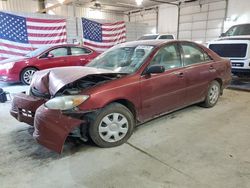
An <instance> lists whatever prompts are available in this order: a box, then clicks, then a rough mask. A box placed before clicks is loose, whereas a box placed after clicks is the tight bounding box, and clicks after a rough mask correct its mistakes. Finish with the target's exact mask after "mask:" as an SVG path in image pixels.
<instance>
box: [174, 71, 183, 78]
mask: <svg viewBox="0 0 250 188" xmlns="http://www.w3.org/2000/svg"><path fill="white" fill-rule="evenodd" d="M175 75H176V76H177V77H178V78H183V76H184V73H183V72H177V73H175Z"/></svg>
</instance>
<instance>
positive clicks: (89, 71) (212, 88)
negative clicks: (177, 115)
mask: <svg viewBox="0 0 250 188" xmlns="http://www.w3.org/2000/svg"><path fill="white" fill-rule="evenodd" d="M70 73H74V74H70ZM230 80H231V65H230V61H229V60H227V59H222V58H221V57H219V56H218V55H217V54H215V53H214V52H213V51H211V50H209V49H207V48H206V47H204V46H201V45H199V44H196V43H193V42H188V41H168V42H166V41H161V40H154V41H136V42H128V43H124V44H120V45H117V46H115V47H113V48H112V49H110V50H108V51H106V52H105V53H103V54H102V55H100V56H98V57H97V58H95V59H94V60H93V61H92V62H91V63H89V64H88V65H87V66H85V67H71V68H70V67H65V68H54V69H49V70H44V71H39V72H37V73H35V75H34V79H33V80H32V83H31V89H30V94H28V95H25V94H23V93H21V94H18V95H16V96H15V98H14V100H13V106H12V109H11V114H12V116H14V117H15V118H16V119H18V120H19V121H21V122H26V123H28V124H30V125H32V126H34V133H33V136H34V138H35V139H36V140H37V141H38V142H39V143H40V144H42V145H44V146H45V147H47V148H49V149H51V150H54V151H56V152H62V149H63V145H64V141H65V139H66V137H67V136H73V137H78V138H79V139H81V140H84V141H86V140H87V139H88V138H89V137H90V138H91V139H92V140H93V141H94V142H95V143H96V144H97V145H98V146H100V147H113V146H118V145H120V144H122V143H124V142H126V141H127V139H128V138H129V137H130V136H131V134H132V133H133V130H134V127H135V126H136V125H138V124H140V123H143V122H145V121H148V120H150V119H152V118H155V117H157V116H160V115H162V114H166V113H169V112H172V111H174V110H177V109H180V108H183V107H186V106H188V105H191V104H196V103H200V104H202V105H203V106H204V107H213V106H214V105H215V104H216V103H217V101H218V98H219V96H220V95H221V94H222V93H223V89H224V88H225V87H226V86H227V85H228V84H229V83H230ZM145 139H147V138H145Z"/></svg>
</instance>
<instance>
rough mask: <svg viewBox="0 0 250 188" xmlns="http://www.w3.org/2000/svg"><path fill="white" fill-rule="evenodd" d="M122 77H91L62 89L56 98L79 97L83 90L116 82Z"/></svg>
mask: <svg viewBox="0 0 250 188" xmlns="http://www.w3.org/2000/svg"><path fill="white" fill-rule="evenodd" d="M120 77H122V75H121V74H106V75H105V74H101V75H89V76H86V77H84V78H82V79H79V80H77V81H75V82H72V83H70V84H67V85H66V86H64V87H63V88H62V89H60V90H59V91H58V92H57V94H56V96H60V95H77V94H79V93H80V92H81V91H82V90H84V89H87V88H90V87H93V86H96V85H99V84H103V83H105V82H107V81H111V80H115V79H117V78H120Z"/></svg>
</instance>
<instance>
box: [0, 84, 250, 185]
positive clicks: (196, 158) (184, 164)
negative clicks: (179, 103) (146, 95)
mask: <svg viewBox="0 0 250 188" xmlns="http://www.w3.org/2000/svg"><path fill="white" fill-rule="evenodd" d="M20 89H21V88H20ZM17 90H19V89H17ZM9 108H10V102H8V103H5V104H1V103H0V148H1V149H0V150H1V152H0V187H1V188H7V187H13V188H16V187H18V188H40V187H41V188H43V187H54V188H57V187H58V188H68V187H75V188H78V187H88V188H100V187H103V188H120V187H121V188H123V187H124V188H128V187H131V188H133V187H136V188H140V187H142V188H158V187H161V188H207V187H211V188H224V187H226V188H249V187H250V157H249V156H250V145H249V143H250V93H247V92H240V91H233V90H225V92H224V95H223V96H222V97H221V98H220V101H219V102H218V104H217V106H215V107H214V108H212V109H204V108H201V107H198V106H191V107H188V108H185V109H183V110H180V111H177V112H175V113H172V114H169V115H167V116H163V117H161V118H158V119H155V120H153V121H151V122H148V123H146V124H144V125H142V126H140V127H138V128H137V129H136V131H135V133H134V134H133V135H132V137H131V138H130V139H129V141H128V142H127V143H126V144H124V145H122V146H120V147H116V148H109V149H101V148H98V147H95V146H93V145H92V144H85V145H78V146H76V145H74V144H73V143H71V142H67V143H66V144H65V149H64V153H63V154H62V155H58V154H56V153H53V152H51V151H49V150H47V149H45V148H43V147H42V146H40V145H38V144H37V143H36V142H35V141H34V140H33V139H32V137H31V135H30V132H31V131H32V130H31V129H30V128H29V126H27V125H25V124H23V123H20V122H18V121H16V120H15V119H13V118H11V117H10V115H9V113H8V110H9Z"/></svg>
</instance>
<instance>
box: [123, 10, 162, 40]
mask: <svg viewBox="0 0 250 188" xmlns="http://www.w3.org/2000/svg"><path fill="white" fill-rule="evenodd" d="M129 17H130V18H129ZM129 17H128V16H126V17H125V19H126V20H127V21H128V20H129V19H130V22H131V23H134V26H136V24H141V23H144V24H145V25H144V27H142V28H139V27H137V31H138V33H139V35H140V36H141V35H142V34H149V33H153V32H157V19H158V18H157V9H153V10H145V11H140V12H138V13H131V14H130V16H129ZM138 37H139V36H138Z"/></svg>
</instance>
